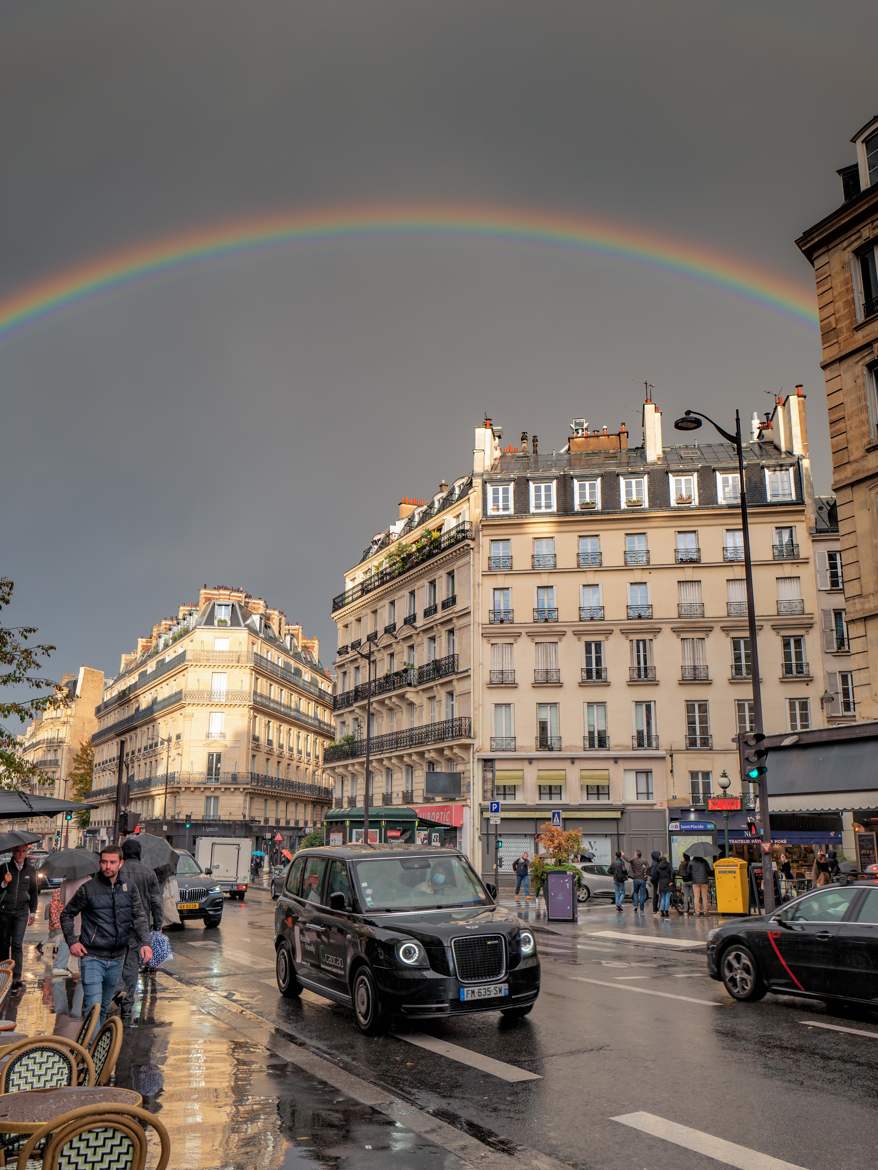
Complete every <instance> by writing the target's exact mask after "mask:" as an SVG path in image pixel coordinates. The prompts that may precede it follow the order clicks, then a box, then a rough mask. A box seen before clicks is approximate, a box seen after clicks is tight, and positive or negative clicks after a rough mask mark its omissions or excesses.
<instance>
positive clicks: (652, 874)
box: [648, 849, 662, 918]
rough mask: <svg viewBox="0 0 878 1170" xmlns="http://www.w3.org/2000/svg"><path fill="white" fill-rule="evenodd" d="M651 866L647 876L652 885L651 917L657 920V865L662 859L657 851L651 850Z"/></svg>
mask: <svg viewBox="0 0 878 1170" xmlns="http://www.w3.org/2000/svg"><path fill="white" fill-rule="evenodd" d="M649 856H650V858H651V860H652V865H651V866H650V867H649V870H648V876H649V880H650V882H651V883H652V916H653V918H658V915H659V888H658V864H659V862H660V861H661V859H662V855H661V854H660V853H659V851H658V850H657V849H653V851H652V853H650V855H649Z"/></svg>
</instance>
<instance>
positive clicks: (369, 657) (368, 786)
mask: <svg viewBox="0 0 878 1170" xmlns="http://www.w3.org/2000/svg"><path fill="white" fill-rule="evenodd" d="M384 633H385V634H392V635H393V638H394V640H395V641H397V642H398V641H399V637H398V635H397V634H396V633H394V631H393V630H385V631H384ZM382 637H383V635H382ZM378 641H379V639H378V638H375V639H373V640H372V641H371V642H369V643H368V648H367V650H366V652H365V653H363V651H362V650H361V649H360V647H359V646H357V647H355V651H356V653H357V654H358V655H359V656H360V658H362V659H363V660H364V661H365V663H366V752H365V763H366V775H365V778H364V781H363V842H364V843H365V844H366V845H368V844H369V818H370V815H371V813H370V805H371V803H372V777H371V770H370V765H371V762H372V663H373V661H374V658H375V648H376V646H377V645H378ZM379 843H380V842H379Z"/></svg>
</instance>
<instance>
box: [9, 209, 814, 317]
mask: <svg viewBox="0 0 878 1170" xmlns="http://www.w3.org/2000/svg"><path fill="white" fill-rule="evenodd" d="M368 236H375V237H380V236H394V237H400V236H432V237H441V236H453V237H458V238H463V237H467V236H473V237H478V238H481V239H497V240H502V241H505V242H511V243H536V244H544V245H548V246H558V247H564V248H574V249H577V248H578V249H581V250H583V251H586V252H593V253H599V254H602V255H605V256H615V257H619V258H622V259H626V260H633V261H638V262H640V263H643V264H649V265H651V266H653V267H655V268H659V269H664V270H665V271H668V272H673V273H677V274H680V275H683V276H688V277H691V278H694V279H697V280H700V281H704V282H706V283H707V284H710V285H713V286H714V287H716V288H719V289H724V290H727V291H729V292H732V293H735V294H737V295H739V296H743V297H746V298H748V299H749V300H751V301H755V302H757V303H759V304H761V305H764V306H767V307H768V308H770V309H773V310H775V311H777V312H780V313H784V314H786V315H788V316H791V317H793V318H795V319H797V320H799V321H803V322H805V323H807V324H808V325H809V326H816V324H817V312H816V306H815V297H814V294H813V292H812V291H811V290H810V289H809V288H805V287H804V286H800V285H798V284H794V283H793V282H792V281H787V280H783V279H781V278H779V277H777V276H774V275H772V274H771V273H770V272H767V271H764V270H762V269H759V268H756V267H754V266H751V265H749V264H744V263H742V262H741V261H739V260H737V259H734V258H732V257H731V256H727V255H723V254H722V253H719V252H713V251H710V250H709V249H707V248H706V247H703V246H701V245H693V244H690V243H688V242H683V241H681V240H678V239H673V238H671V237H669V236H660V235H657V234H652V233H650V232H646V231H642V230H640V229H639V228H633V227H630V226H624V225H621V224H614V223H611V222H610V221H607V220H601V219H596V218H594V217H591V216H568V215H554V214H552V215H550V214H546V213H536V212H532V211H515V210H508V209H501V208H496V207H489V206H473V207H447V206H421V207H412V206H389V205H387V204H381V205H380V206H375V207H355V208H351V207H348V208H335V209H328V210H322V211H311V212H309V211H295V212H290V213H286V214H281V215H270V216H264V217H259V218H249V219H243V220H237V221H234V222H230V223H222V224H216V225H214V226H211V227H206V228H199V229H196V230H190V231H187V232H183V233H181V234H178V235H169V236H164V237H162V238H160V239H156V240H152V241H150V242H148V243H139V244H136V245H134V246H132V247H129V248H125V249H122V250H120V251H117V252H113V253H111V254H109V255H106V256H104V257H101V258H99V259H93V260H89V261H87V262H86V263H83V264H79V265H76V266H74V267H72V268H68V269H65V270H63V271H61V272H58V273H56V274H54V275H52V276H49V277H47V278H45V279H42V280H39V281H36V282H35V283H33V284H31V285H29V286H26V287H24V288H22V289H21V290H19V291H17V292H14V293H12V294H11V295H9V296H7V297H6V298H4V299H3V300H0V338H3V337H4V336H6V335H8V334H9V333H10V332H11V331H12V330H14V329H15V328H17V327H21V326H24V325H28V324H31V323H33V322H35V321H37V320H39V319H40V318H43V317H46V316H48V315H49V314H51V313H55V312H58V311H59V310H61V309H63V308H65V307H66V306H68V305H72V304H75V303H76V302H78V301H82V300H86V299H88V298H90V297H94V296H98V295H99V294H101V293H104V292H107V291H110V290H113V289H116V288H120V287H122V286H124V285H126V284H129V283H131V282H133V281H136V280H140V279H143V278H144V277H148V276H154V275H157V274H161V273H162V272H165V271H167V270H169V269H173V268H178V267H180V266H182V265H185V264H192V263H199V262H208V261H210V260H214V259H217V258H219V257H221V256H228V255H230V254H232V253H235V252H246V251H249V250H254V249H258V248H264V247H269V246H278V245H283V244H294V243H298V242H305V241H311V242H314V241H317V242H319V241H323V240H339V239H345V238H348V237H368Z"/></svg>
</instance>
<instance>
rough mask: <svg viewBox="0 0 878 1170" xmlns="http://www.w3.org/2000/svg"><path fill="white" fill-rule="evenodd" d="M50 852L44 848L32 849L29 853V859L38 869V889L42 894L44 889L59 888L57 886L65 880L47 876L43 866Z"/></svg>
mask: <svg viewBox="0 0 878 1170" xmlns="http://www.w3.org/2000/svg"><path fill="white" fill-rule="evenodd" d="M48 857H49V854H48V853H46V852H45V851H44V850H38V849H32V850H31V851H30V853H28V855H27V859H28V861H29V862H30V863H31V865H32V866H33V867H34V869H35V870H36V871H37V891H38V892H39V893H40V894H42V892H43V891H44V890H57V888H58V887H59V886H60V885H61V883H62V882H63V881H64V879H63V878H61V877H47V876H46V874H45V872H44V870H43V866H44V865H45V863H46V859H47V858H48Z"/></svg>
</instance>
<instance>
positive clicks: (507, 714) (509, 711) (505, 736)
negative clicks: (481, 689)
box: [491, 703, 515, 752]
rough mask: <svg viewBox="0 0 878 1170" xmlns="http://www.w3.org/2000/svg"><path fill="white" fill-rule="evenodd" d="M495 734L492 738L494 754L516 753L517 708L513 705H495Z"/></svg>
mask: <svg viewBox="0 0 878 1170" xmlns="http://www.w3.org/2000/svg"><path fill="white" fill-rule="evenodd" d="M493 727H494V734H493V736H492V737H491V751H492V752H514V751H515V708H514V707H513V705H512V703H495V704H494V724H493Z"/></svg>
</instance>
